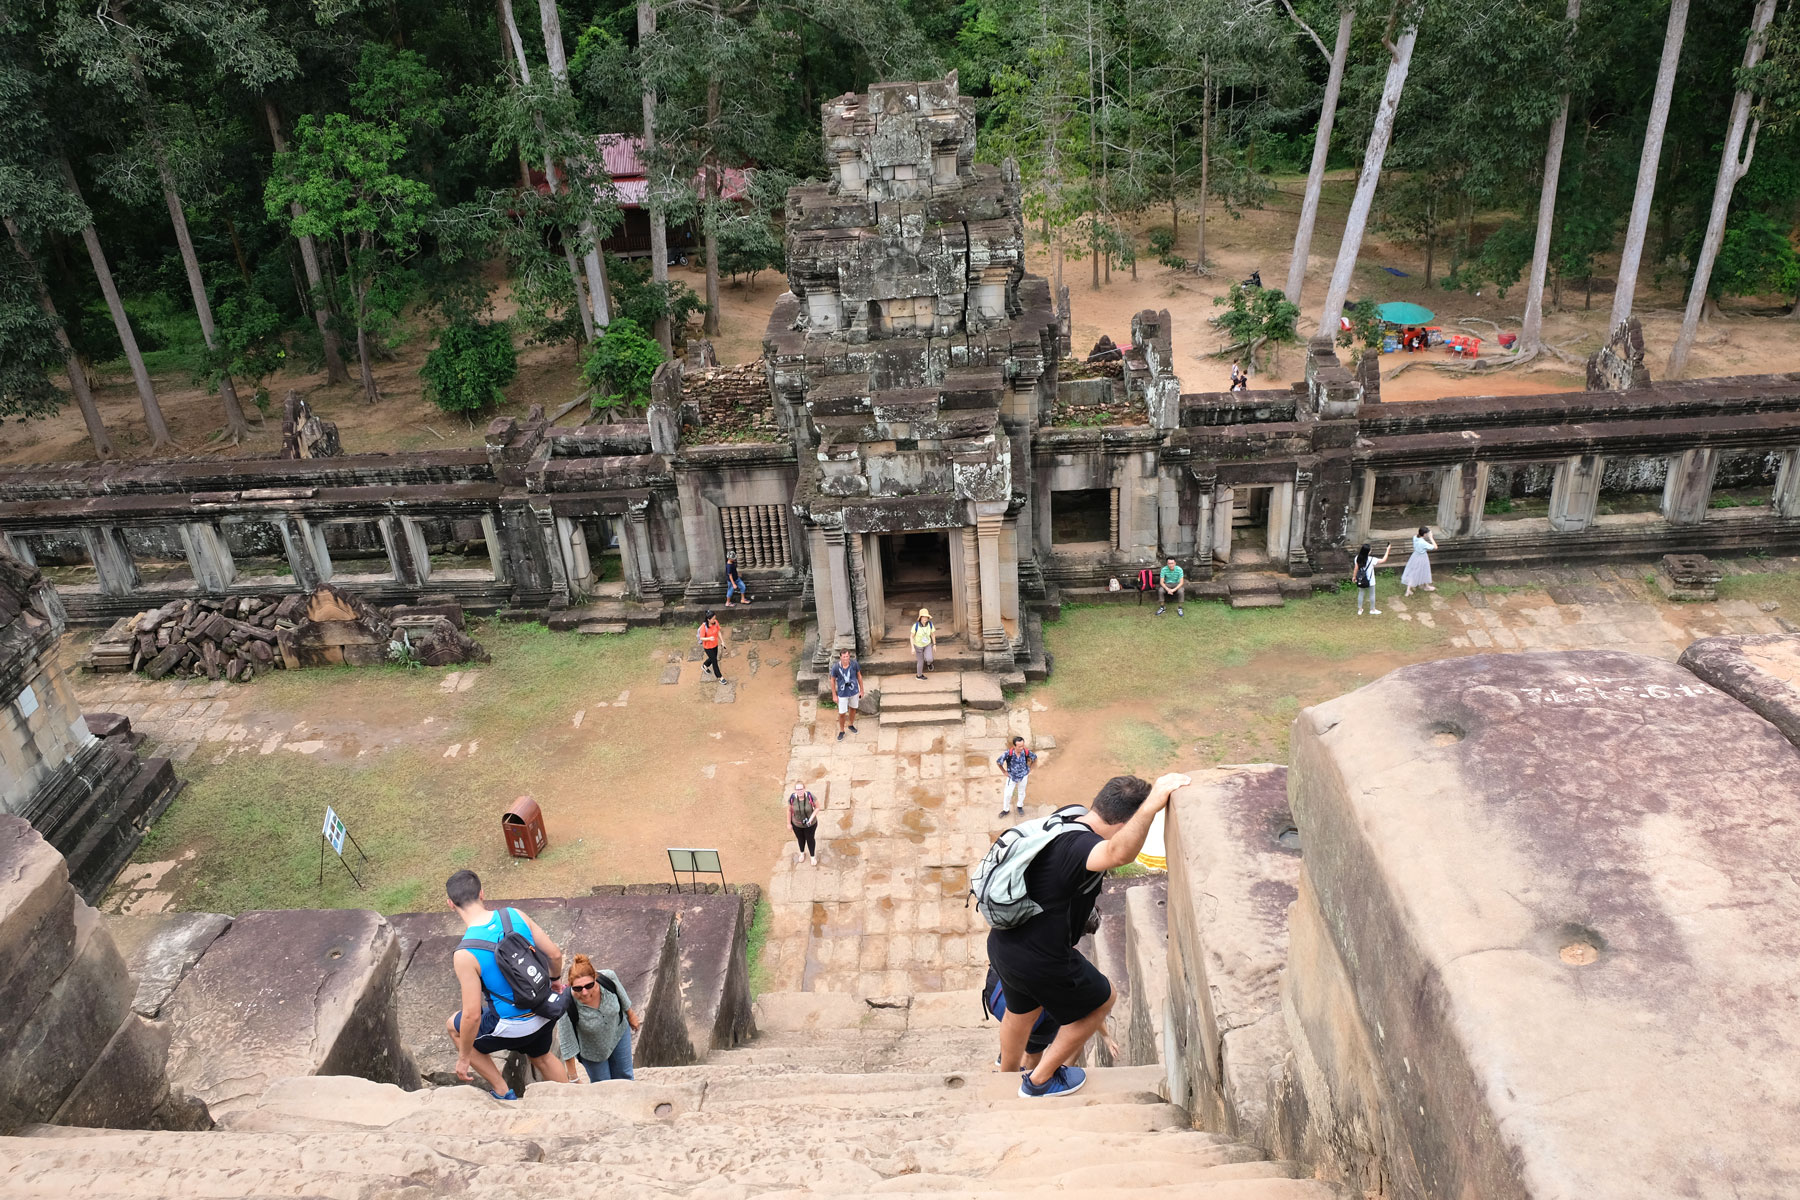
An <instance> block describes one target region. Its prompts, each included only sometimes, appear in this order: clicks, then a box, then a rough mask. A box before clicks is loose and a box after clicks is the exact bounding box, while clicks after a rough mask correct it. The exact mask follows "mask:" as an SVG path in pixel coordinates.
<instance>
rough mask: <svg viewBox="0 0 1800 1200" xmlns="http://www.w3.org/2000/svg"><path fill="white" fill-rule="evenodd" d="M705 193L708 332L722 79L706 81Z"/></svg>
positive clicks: (715, 274) (715, 308)
mask: <svg viewBox="0 0 1800 1200" xmlns="http://www.w3.org/2000/svg"><path fill="white" fill-rule="evenodd" d="M712 9H713V19H714V20H717V19H718V14H719V4H718V0H713V6H712ZM706 129H707V135H706V136H707V145H706V195H705V197H704V202H703V212H702V215H701V221H700V226H701V228H702V229H703V230H704V231H705V233H706V318H705V320H704V321H703V322H702V323H701V326H700V327H701V328H702V329H703V330H705V331H706V334H707V336H709V337H717V336H718V334H719V239H718V236H717V232H718V224H719V153H718V147H717V145H716V144H715V139H716V138H717V137H718V129H719V81H718V80H717V79H714V80H712V81H711V82H710V83H708V84H707V85H706Z"/></svg>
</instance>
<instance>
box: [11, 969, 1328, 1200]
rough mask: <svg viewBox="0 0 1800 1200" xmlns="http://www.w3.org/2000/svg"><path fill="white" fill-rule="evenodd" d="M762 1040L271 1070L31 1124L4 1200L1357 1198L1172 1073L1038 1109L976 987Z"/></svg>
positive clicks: (834, 1012) (815, 1001)
mask: <svg viewBox="0 0 1800 1200" xmlns="http://www.w3.org/2000/svg"><path fill="white" fill-rule="evenodd" d="M758 1007H759V1010H760V1011H761V1012H762V1013H763V1014H764V1016H765V1018H766V1020H767V1022H768V1024H769V1025H770V1027H771V1028H770V1031H769V1032H767V1033H765V1034H763V1035H762V1036H760V1037H758V1038H757V1039H755V1040H754V1041H752V1042H750V1043H749V1044H748V1045H746V1046H744V1047H741V1048H739V1049H736V1050H732V1051H728V1052H726V1053H724V1054H721V1055H719V1056H718V1057H717V1060H716V1061H714V1062H711V1063H708V1064H706V1065H704V1066H697V1067H671V1068H658V1069H646V1070H642V1071H640V1072H639V1073H638V1080H637V1081H636V1082H634V1083H625V1082H620V1083H609V1084H600V1085H583V1086H578V1087H577V1086H567V1085H558V1084H537V1085H534V1086H532V1087H531V1088H530V1089H528V1090H527V1092H526V1094H525V1096H524V1097H523V1099H521V1100H518V1101H513V1102H503V1101H499V1100H495V1099H492V1098H491V1097H489V1096H487V1095H486V1094H485V1093H483V1092H480V1091H478V1090H476V1089H474V1088H469V1087H448V1088H438V1089H428V1090H425V1091H419V1092H403V1091H401V1090H400V1089H398V1088H396V1087H393V1086H391V1085H387V1084H376V1083H370V1082H368V1081H366V1080H362V1079H354V1078H349V1077H344V1076H317V1077H306V1078H296V1079H284V1080H278V1081H277V1082H276V1083H274V1084H273V1085H272V1086H271V1087H270V1088H269V1089H268V1090H267V1091H266V1092H265V1093H264V1094H263V1096H262V1098H261V1100H260V1101H259V1103H257V1104H256V1106H255V1107H253V1108H250V1109H247V1110H244V1111H241V1112H239V1113H237V1114H235V1115H234V1116H233V1117H232V1118H231V1120H230V1127H229V1128H225V1129H221V1130H215V1131H212V1132H207V1133H142V1132H114V1131H105V1130H72V1129H66V1128H57V1127H49V1126H38V1127H33V1128H32V1129H30V1130H28V1131H27V1133H28V1136H24V1137H18V1138H6V1139H0V1194H4V1195H6V1196H7V1197H8V1198H9V1200H40V1198H44V1200H48V1198H50V1197H56V1198H58V1200H61V1198H62V1197H66V1196H70V1195H79V1196H82V1197H84V1198H105V1197H114V1196H117V1197H139V1198H143V1197H168V1198H170V1200H175V1198H177V1197H179V1198H180V1200H207V1198H210V1197H246V1196H306V1197H334V1198H339V1197H341V1198H343V1200H376V1198H378V1197H418V1198H419V1200H424V1198H425V1197H430V1196H438V1195H446V1194H454V1195H458V1196H466V1197H471V1198H487V1197H492V1198H495V1200H512V1198H514V1197H517V1198H518V1200H527V1198H531V1200H536V1198H541V1197H544V1196H553V1195H563V1194H568V1193H570V1192H580V1193H582V1194H586V1195H598V1196H605V1197H607V1198H608V1200H639V1198H643V1200H649V1198H652V1197H656V1198H668V1197H685V1196H693V1197H707V1198H708V1200H715V1198H727V1200H729V1198H734V1197H743V1198H748V1197H752V1196H755V1197H765V1198H769V1200H786V1198H797V1197H821V1196H834V1197H849V1196H866V1195H880V1196H894V1197H909V1196H910V1197H921V1198H923V1197H931V1198H933V1200H956V1198H967V1200H977V1198H983V1200H985V1198H990V1197H991V1198H995V1200H998V1198H999V1197H1010V1196H1023V1195H1034V1194H1038V1193H1041V1192H1046V1191H1076V1190H1079V1191H1081V1192H1082V1193H1084V1194H1085V1195H1086V1196H1088V1197H1091V1198H1094V1200H1125V1198H1126V1197H1151V1198H1157V1197H1168V1198H1170V1200H1178V1198H1179V1200H1346V1198H1347V1196H1348V1193H1346V1192H1344V1191H1342V1190H1341V1189H1339V1188H1337V1187H1336V1186H1334V1185H1331V1184H1327V1183H1322V1182H1318V1181H1314V1180H1310V1179H1305V1178H1300V1176H1301V1175H1303V1174H1304V1171H1303V1169H1302V1168H1300V1167H1299V1166H1298V1165H1296V1164H1292V1163H1282V1162H1270V1161H1266V1160H1265V1158H1264V1156H1263V1155H1262V1154H1261V1153H1260V1152H1258V1151H1257V1150H1255V1149H1253V1148H1251V1147H1248V1146H1245V1145H1242V1144H1239V1143H1236V1142H1233V1141H1231V1140H1230V1139H1228V1138H1224V1137H1221V1136H1218V1135H1216V1134H1211V1133H1204V1132H1200V1131H1198V1130H1195V1129H1192V1128H1190V1126H1189V1122H1188V1119H1187V1113H1186V1112H1185V1111H1184V1110H1182V1109H1180V1108H1177V1107H1175V1106H1174V1105H1171V1104H1168V1103H1166V1102H1165V1101H1164V1100H1163V1099H1162V1095H1161V1091H1162V1089H1163V1071H1162V1068H1161V1067H1123V1068H1110V1069H1095V1070H1092V1071H1090V1072H1089V1076H1088V1083H1087V1085H1086V1086H1085V1087H1084V1088H1083V1089H1082V1090H1081V1091H1080V1092H1079V1093H1077V1094H1075V1095H1073V1096H1068V1097H1063V1098H1058V1099H1048V1100H1023V1099H1020V1098H1019V1097H1018V1096H1017V1091H1018V1079H1017V1077H1016V1076H1013V1075H1010V1074H1009V1075H1001V1074H999V1073H997V1072H995V1071H994V1069H993V1067H992V1060H993V1053H994V1048H995V1041H994V1026H993V1025H992V1024H987V1025H985V1026H983V1025H982V1024H981V1023H980V1020H979V1015H978V1010H977V1008H976V1001H975V997H974V995H973V994H972V993H949V994H944V995H939V996H930V997H896V998H886V999H875V1000H870V1001H864V1000H861V999H857V998H854V997H848V996H841V995H840V996H829V997H827V996H821V995H819V994H815V993H797V994H791V995H785V996H783V995H772V996H766V997H764V998H763V1000H762V1001H761V1002H760V1003H759V1006H758Z"/></svg>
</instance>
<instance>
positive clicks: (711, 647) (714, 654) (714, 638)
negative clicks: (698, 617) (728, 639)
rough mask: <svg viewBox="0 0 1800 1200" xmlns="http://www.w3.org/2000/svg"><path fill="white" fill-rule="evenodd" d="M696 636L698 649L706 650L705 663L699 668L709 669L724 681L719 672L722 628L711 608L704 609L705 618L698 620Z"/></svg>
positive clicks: (714, 675) (722, 636)
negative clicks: (698, 641) (698, 642)
mask: <svg viewBox="0 0 1800 1200" xmlns="http://www.w3.org/2000/svg"><path fill="white" fill-rule="evenodd" d="M696 636H697V637H698V638H699V639H700V649H702V650H704V651H706V665H705V666H703V667H701V668H700V669H701V670H703V671H710V672H711V673H712V677H713V678H714V679H716V680H718V681H719V682H720V683H724V682H725V676H724V675H722V674H720V672H719V643H720V642H722V641H723V640H724V630H722V629H720V628H719V618H718V617H717V615H715V614H714V613H713V611H712V610H711V609H707V610H706V620H704V621H702V622H700V629H699V631H698V633H697V634H696Z"/></svg>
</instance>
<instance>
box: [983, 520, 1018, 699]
mask: <svg viewBox="0 0 1800 1200" xmlns="http://www.w3.org/2000/svg"><path fill="white" fill-rule="evenodd" d="M1004 519H1005V518H1004V516H1003V515H1002V514H1000V513H981V512H977V513H976V516H975V540H976V544H977V545H976V550H977V554H978V562H979V564H980V573H981V649H982V651H983V656H984V657H991V656H993V655H994V654H996V653H997V652H1004V651H1005V650H1006V649H1007V637H1006V626H1005V625H1004V624H1002V622H1001V619H1000V524H1001V522H1002V521H1003V520H1004ZM1008 657H1009V662H1010V656H1008ZM991 665H992V664H990V666H991Z"/></svg>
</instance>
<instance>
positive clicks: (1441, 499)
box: [1437, 462, 1488, 537]
mask: <svg viewBox="0 0 1800 1200" xmlns="http://www.w3.org/2000/svg"><path fill="white" fill-rule="evenodd" d="M1487 489H1488V464H1486V463H1484V462H1476V463H1457V464H1456V465H1455V466H1454V467H1445V468H1444V470H1443V472H1442V474H1440V475H1439V476H1438V514H1437V523H1438V528H1439V529H1440V530H1441V531H1442V532H1443V533H1444V534H1445V535H1446V536H1448V537H1474V536H1475V535H1476V534H1478V533H1480V532H1481V518H1482V516H1483V515H1485V512H1486V509H1487Z"/></svg>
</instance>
